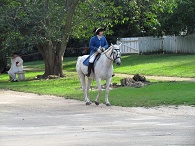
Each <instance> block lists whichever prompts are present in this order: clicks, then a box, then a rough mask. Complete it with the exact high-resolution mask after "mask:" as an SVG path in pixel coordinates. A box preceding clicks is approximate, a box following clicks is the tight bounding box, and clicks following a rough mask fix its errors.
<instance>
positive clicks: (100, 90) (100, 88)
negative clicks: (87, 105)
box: [95, 78, 102, 105]
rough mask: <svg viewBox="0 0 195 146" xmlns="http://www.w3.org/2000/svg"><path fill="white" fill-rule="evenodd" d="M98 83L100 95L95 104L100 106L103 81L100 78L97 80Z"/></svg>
mask: <svg viewBox="0 0 195 146" xmlns="http://www.w3.org/2000/svg"><path fill="white" fill-rule="evenodd" d="M96 82H97V85H98V95H97V96H96V99H95V104H96V105H99V104H100V94H101V92H102V87H101V79H100V78H96Z"/></svg>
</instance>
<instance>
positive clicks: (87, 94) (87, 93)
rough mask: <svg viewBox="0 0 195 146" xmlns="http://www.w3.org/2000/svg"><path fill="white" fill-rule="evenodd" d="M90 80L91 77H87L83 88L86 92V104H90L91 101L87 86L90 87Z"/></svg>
mask: <svg viewBox="0 0 195 146" xmlns="http://www.w3.org/2000/svg"><path fill="white" fill-rule="evenodd" d="M91 82H92V79H91V78H88V82H87V86H86V88H85V93H86V96H85V102H86V105H90V104H91V101H90V100H89V88H90V85H91Z"/></svg>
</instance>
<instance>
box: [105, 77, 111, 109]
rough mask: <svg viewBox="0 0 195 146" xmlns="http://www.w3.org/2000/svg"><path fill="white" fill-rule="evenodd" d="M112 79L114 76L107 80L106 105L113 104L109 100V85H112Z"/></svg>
mask: <svg viewBox="0 0 195 146" xmlns="http://www.w3.org/2000/svg"><path fill="white" fill-rule="evenodd" d="M111 81H112V78H109V79H107V80H106V94H105V102H106V106H111V104H110V102H109V100H108V94H109V87H110V83H111Z"/></svg>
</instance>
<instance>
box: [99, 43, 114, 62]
mask: <svg viewBox="0 0 195 146" xmlns="http://www.w3.org/2000/svg"><path fill="white" fill-rule="evenodd" d="M110 49H112V52H111V54H110V57H109V56H108V55H107V53H108V51H110ZM102 54H105V55H106V57H107V58H108V59H110V60H111V61H114V60H115V59H113V58H112V54H113V46H110V47H109V48H108V49H107V50H106V51H104V52H103V53H102Z"/></svg>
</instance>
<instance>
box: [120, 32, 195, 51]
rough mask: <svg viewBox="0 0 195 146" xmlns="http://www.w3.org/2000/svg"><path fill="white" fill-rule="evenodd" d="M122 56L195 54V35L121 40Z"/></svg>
mask: <svg viewBox="0 0 195 146" xmlns="http://www.w3.org/2000/svg"><path fill="white" fill-rule="evenodd" d="M120 43H122V45H121V52H122V54H129V53H138V54H142V53H157V52H160V53H162V52H164V53H183V54H188V53H190V54H191V53H195V34H192V35H187V36H163V37H136V38H121V39H119V40H117V44H120Z"/></svg>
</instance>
